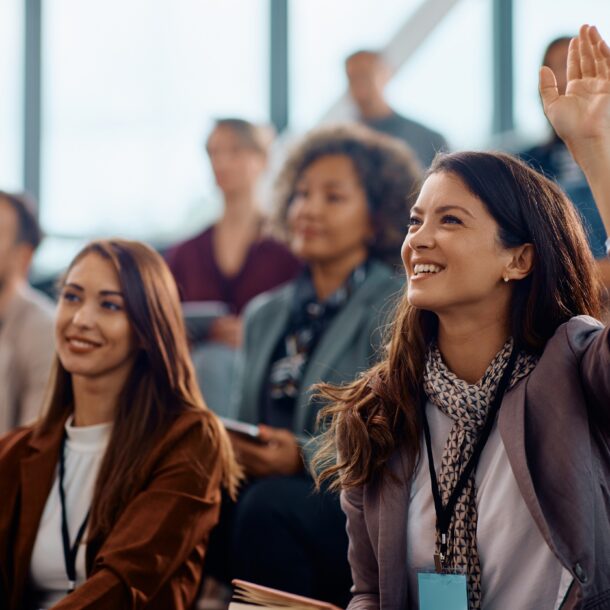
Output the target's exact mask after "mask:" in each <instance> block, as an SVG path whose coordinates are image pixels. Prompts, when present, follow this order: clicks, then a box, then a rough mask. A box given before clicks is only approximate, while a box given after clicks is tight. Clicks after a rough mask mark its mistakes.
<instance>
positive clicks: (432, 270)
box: [413, 264, 443, 277]
mask: <svg viewBox="0 0 610 610" xmlns="http://www.w3.org/2000/svg"><path fill="white" fill-rule="evenodd" d="M442 270H443V268H442V267H440V266H439V265H432V264H425V265H423V264H417V265H413V275H414V276H415V277H418V276H424V275H434V274H436V273H440V272H441V271H442Z"/></svg>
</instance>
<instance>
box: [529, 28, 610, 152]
mask: <svg viewBox="0 0 610 610" xmlns="http://www.w3.org/2000/svg"><path fill="white" fill-rule="evenodd" d="M567 77H568V83H567V87H566V92H565V95H559V92H558V91H557V83H556V81H555V75H554V74H553V72H552V71H551V70H550V69H549V68H547V67H543V68H542V69H541V70H540V96H541V98H542V103H543V106H544V112H545V114H546V116H547V117H548V119H549V121H550V123H551V125H552V126H553V128H554V129H555V131H556V133H557V134H558V135H559V136H560V137H561V138H562V139H563V140H564V141H565V142H566V144H567V145H568V147H569V148H570V150H571V151H572V153H573V154H574V155H575V157H577V156H578V155H579V154H580V153H582V152H586V151H584V150H582V149H583V147H587V146H590V145H591V144H592V142H591V141H592V140H593V141H596V142H597V143H599V142H604V143H605V142H606V141H607V142H608V143H609V145H610V48H609V47H608V45H607V44H606V43H605V42H604V40H603V39H602V37H601V36H600V34H599V32H598V31H597V28H595V27H593V26H588V25H583V26H582V27H581V28H580V32H579V34H578V37H577V38H574V39H572V41H571V43H570V48H569V51H568V73H567ZM578 160H579V159H578V158H577V161H578Z"/></svg>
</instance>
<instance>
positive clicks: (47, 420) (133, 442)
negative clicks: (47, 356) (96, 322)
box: [36, 239, 240, 538]
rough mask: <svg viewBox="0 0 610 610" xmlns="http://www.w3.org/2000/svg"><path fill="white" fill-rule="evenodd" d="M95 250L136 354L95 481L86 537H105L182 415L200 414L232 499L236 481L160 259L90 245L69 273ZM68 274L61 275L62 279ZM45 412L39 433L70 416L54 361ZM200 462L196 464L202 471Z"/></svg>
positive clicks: (125, 245)
mask: <svg viewBox="0 0 610 610" xmlns="http://www.w3.org/2000/svg"><path fill="white" fill-rule="evenodd" d="M91 253H94V254H96V255H99V256H101V257H102V258H104V259H105V260H107V261H109V262H110V263H111V264H112V266H113V267H114V269H115V270H116V272H117V275H118V277H119V282H120V285H121V292H122V294H123V298H124V301H125V310H126V312H127V316H128V318H129V320H130V322H131V325H132V327H133V332H134V335H135V338H136V339H135V340H136V344H137V345H138V348H139V351H138V354H137V356H136V359H135V362H134V365H133V369H132V372H131V375H130V377H129V379H128V380H127V382H126V384H125V386H124V387H123V389H122V391H121V393H120V395H119V398H118V402H117V405H116V409H115V416H114V425H113V429H112V435H111V438H110V441H109V444H108V448H107V450H106V453H105V456H104V459H103V461H102V465H101V467H100V471H99V474H98V477H97V481H96V485H95V491H94V496H93V502H92V509H91V531H90V534H89V535H90V538H94V537H95V536H96V535H102V536H104V535H106V534H107V533H108V532H109V531H110V529H111V528H112V526H113V524H114V523H115V521H116V519H117V518H118V516H119V514H120V512H121V510H122V509H123V508H124V507H125V506H126V504H127V503H128V502H129V501H130V500H131V499H132V498H133V497H134V495H135V494H136V493H137V492H138V490H139V489H140V488H141V487H142V484H143V480H142V477H144V476H146V473H145V472H144V469H143V468H142V466H143V464H144V463H145V462H146V459H147V458H148V455H149V453H150V451H151V450H152V448H153V447H154V446H155V444H156V443H157V442H158V441H159V439H160V438H161V437H162V436H163V434H164V433H165V432H166V431H167V429H168V427H169V426H170V425H171V423H172V422H173V421H174V420H175V419H176V418H177V417H178V416H179V415H180V414H181V413H184V412H185V411H197V412H199V413H201V414H202V416H203V417H202V421H203V425H204V426H205V428H206V430H205V436H206V437H207V438H208V439H209V441H210V444H211V447H212V448H214V449H217V450H218V454H219V459H220V460H221V462H222V465H223V474H222V482H223V484H224V486H225V487H226V488H227V489H228V490H229V492H230V493H231V494H234V493H235V491H236V487H237V484H238V481H239V476H240V471H239V467H238V466H237V464H236V462H235V460H234V457H233V452H232V449H231V444H230V442H229V440H228V438H227V436H226V433H225V432H224V429H223V428H222V426H221V425H220V424H219V423H218V421H217V419H216V417H215V416H214V415H213V414H212V413H211V412H210V411H209V410H208V409H207V407H206V406H205V404H204V402H203V399H202V397H201V393H200V391H199V388H198V386H197V383H196V377H195V373H194V369H193V365H192V362H191V358H190V355H189V349H188V343H187V339H186V333H185V329H184V324H183V321H182V314H181V309H180V302H179V299H178V290H177V288H176V283H175V282H174V279H173V277H172V274H171V272H170V271H169V269H168V267H167V265H166V264H165V262H164V261H163V259H162V258H161V256H160V255H159V254H158V253H157V252H155V251H154V250H153V249H152V248H150V247H148V246H146V245H145V244H143V243H140V242H135V241H127V240H121V239H112V240H101V241H94V242H92V243H90V244H88V245H87V246H85V247H84V248H83V249H82V250H81V251H80V252H79V253H78V254H77V255H76V257H75V258H74V260H73V261H72V263H71V264H70V266H69V267H68V271H67V272H66V275H67V273H68V272H69V271H70V269H71V268H72V267H73V266H74V265H75V264H76V263H77V262H78V261H80V260H81V259H82V258H83V257H85V256H86V255H88V254H91ZM64 277H65V276H64ZM49 385H50V387H49V391H48V392H47V395H48V402H47V405H46V411H45V414H44V416H43V418H42V419H41V421H40V422H39V424H38V427H37V430H36V433H37V434H39V435H42V434H45V433H47V432H48V431H49V430H51V429H55V428H56V427H57V425H59V424H61V422H62V421H63V420H64V419H65V418H66V417H67V415H68V414H69V413H70V412H72V409H73V400H74V399H73V391H72V378H71V375H70V373H68V371H66V369H65V368H64V367H63V366H62V364H61V362H60V361H59V359H58V358H57V357H56V358H55V363H54V369H53V373H52V375H51V380H50V382H49ZM203 463H204V460H203V456H202V462H201V464H195V466H196V467H199V468H200V470H201V474H202V476H203V475H204V474H205V473H204V470H203Z"/></svg>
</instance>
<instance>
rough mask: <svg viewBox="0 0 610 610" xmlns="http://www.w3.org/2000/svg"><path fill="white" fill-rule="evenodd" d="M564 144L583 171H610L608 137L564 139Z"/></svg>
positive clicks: (609, 144) (587, 172) (609, 141)
mask: <svg viewBox="0 0 610 610" xmlns="http://www.w3.org/2000/svg"><path fill="white" fill-rule="evenodd" d="M565 144H566V146H567V147H568V150H569V151H570V154H571V155H572V156H573V157H574V160H575V161H576V162H577V163H578V165H579V166H580V168H581V169H582V170H583V172H584V173H585V174H586V175H588V174H590V173H595V172H598V171H603V172H610V138H608V137H607V136H600V137H597V138H587V139H584V140H579V139H576V140H570V139H566V140H565Z"/></svg>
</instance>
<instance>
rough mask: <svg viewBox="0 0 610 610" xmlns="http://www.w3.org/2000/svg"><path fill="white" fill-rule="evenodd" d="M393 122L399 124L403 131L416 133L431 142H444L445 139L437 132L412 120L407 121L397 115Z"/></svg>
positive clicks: (407, 119)
mask: <svg viewBox="0 0 610 610" xmlns="http://www.w3.org/2000/svg"><path fill="white" fill-rule="evenodd" d="M394 120H395V121H396V122H397V123H400V124H401V125H402V127H403V128H404V129H405V130H410V131H412V132H418V133H419V134H421V135H425V136H426V137H427V138H429V139H430V140H433V141H442V142H444V141H445V138H444V137H443V136H442V135H441V134H440V133H439V132H438V131H434V129H431V128H430V127H428V126H427V125H424V124H423V123H419V122H418V121H414V120H413V119H409V118H407V117H405V116H403V115H401V114H398V113H396V114H395V115H394Z"/></svg>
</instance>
